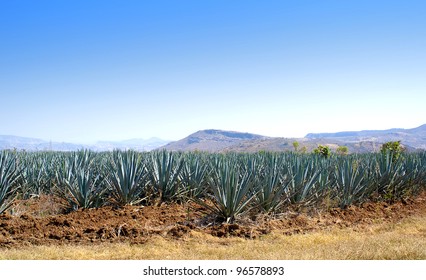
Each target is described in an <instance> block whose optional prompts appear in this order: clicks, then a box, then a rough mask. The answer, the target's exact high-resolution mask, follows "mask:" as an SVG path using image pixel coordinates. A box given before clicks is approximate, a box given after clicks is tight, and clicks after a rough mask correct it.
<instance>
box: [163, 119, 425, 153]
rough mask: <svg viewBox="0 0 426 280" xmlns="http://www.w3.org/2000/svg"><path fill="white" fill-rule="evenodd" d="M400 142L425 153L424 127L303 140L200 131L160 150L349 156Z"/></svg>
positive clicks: (320, 135) (313, 135) (312, 135)
mask: <svg viewBox="0 0 426 280" xmlns="http://www.w3.org/2000/svg"><path fill="white" fill-rule="evenodd" d="M388 141H401V143H402V145H403V146H405V148H406V149H407V150H408V151H414V150H416V149H426V125H423V126H420V127H417V128H413V129H400V128H399V129H389V130H364V131H349V132H337V133H310V134H308V135H306V137H304V138H281V137H267V136H262V135H257V134H251V133H241V132H235V131H223V130H213V129H209V130H201V131H198V132H196V133H194V134H191V135H189V136H188V137H185V138H183V139H182V140H179V141H175V142H171V143H169V144H167V145H165V146H163V147H160V149H166V150H171V151H195V150H198V151H208V152H230V151H235V152H257V151H294V146H293V143H294V142H298V143H299V148H298V149H299V150H306V152H311V151H312V150H313V149H315V148H316V147H317V146H318V145H325V146H328V147H330V148H331V149H332V150H336V149H337V148H338V147H339V146H346V147H348V149H349V152H350V153H367V152H377V151H379V150H380V147H381V145H382V144H383V143H385V142H388Z"/></svg>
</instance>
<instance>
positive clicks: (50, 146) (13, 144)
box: [0, 135, 170, 151]
mask: <svg viewBox="0 0 426 280" xmlns="http://www.w3.org/2000/svg"><path fill="white" fill-rule="evenodd" d="M168 142H170V141H166V140H162V139H159V138H150V139H147V140H144V139H131V140H125V141H115V142H113V141H100V142H97V143H96V144H94V145H82V144H74V143H66V142H51V141H46V140H42V139H37V138H28V137H19V136H12V135H0V150H6V149H10V150H13V149H17V150H26V151H50V150H51V151H76V150H80V149H91V150H94V151H112V150H115V149H118V150H129V149H131V150H137V151H150V150H154V149H156V148H158V147H160V146H163V145H165V144H167V143H168Z"/></svg>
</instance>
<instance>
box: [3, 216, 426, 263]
mask: <svg viewBox="0 0 426 280" xmlns="http://www.w3.org/2000/svg"><path fill="white" fill-rule="evenodd" d="M0 259H12V260H17V259H37V260H40V259H50V260H55V259H62V260H64V259H86V260H87V259H174V260H176V259H182V260H183V259H192V260H193V259H208V260H213V259H219V260H222V259H267V260H274V259H306V260H311V259H322V260H337V259H349V260H356V259H367V260H368V259H421V260H425V259H426V217H421V216H420V217H411V218H407V219H405V220H403V221H401V222H399V223H397V224H383V225H374V226H371V227H369V228H367V229H363V230H362V231H355V230H353V229H332V230H329V231H321V232H313V233H309V234H300V235H292V236H285V235H282V234H280V233H279V232H273V233H271V234H268V235H266V236H263V237H262V238H260V239H257V240H246V239H241V238H216V237H212V236H210V235H207V234H201V233H197V232H193V233H191V236H189V237H187V238H186V239H184V240H168V239H164V238H161V237H154V238H152V239H150V241H149V242H147V243H146V244H141V245H130V244H124V243H123V244H102V245H93V246H91V245H66V246H31V247H23V248H12V249H0Z"/></svg>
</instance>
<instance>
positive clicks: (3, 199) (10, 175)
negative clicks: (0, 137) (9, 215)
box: [0, 151, 21, 213]
mask: <svg viewBox="0 0 426 280" xmlns="http://www.w3.org/2000/svg"><path fill="white" fill-rule="evenodd" d="M20 176H21V173H20V172H19V170H18V168H17V165H16V156H15V155H14V154H12V153H11V152H9V151H0V213H3V212H4V211H6V210H7V209H8V208H9V207H10V206H11V205H12V203H13V200H14V199H15V192H16V190H17V189H18V185H17V181H18V180H19V178H20Z"/></svg>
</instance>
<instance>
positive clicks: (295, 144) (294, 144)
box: [293, 141, 299, 152]
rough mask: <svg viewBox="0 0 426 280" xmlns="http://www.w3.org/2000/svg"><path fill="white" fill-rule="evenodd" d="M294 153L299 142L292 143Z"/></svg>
mask: <svg viewBox="0 0 426 280" xmlns="http://www.w3.org/2000/svg"><path fill="white" fill-rule="evenodd" d="M293 147H294V151H295V152H297V149H298V148H299V142H297V141H294V142H293Z"/></svg>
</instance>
